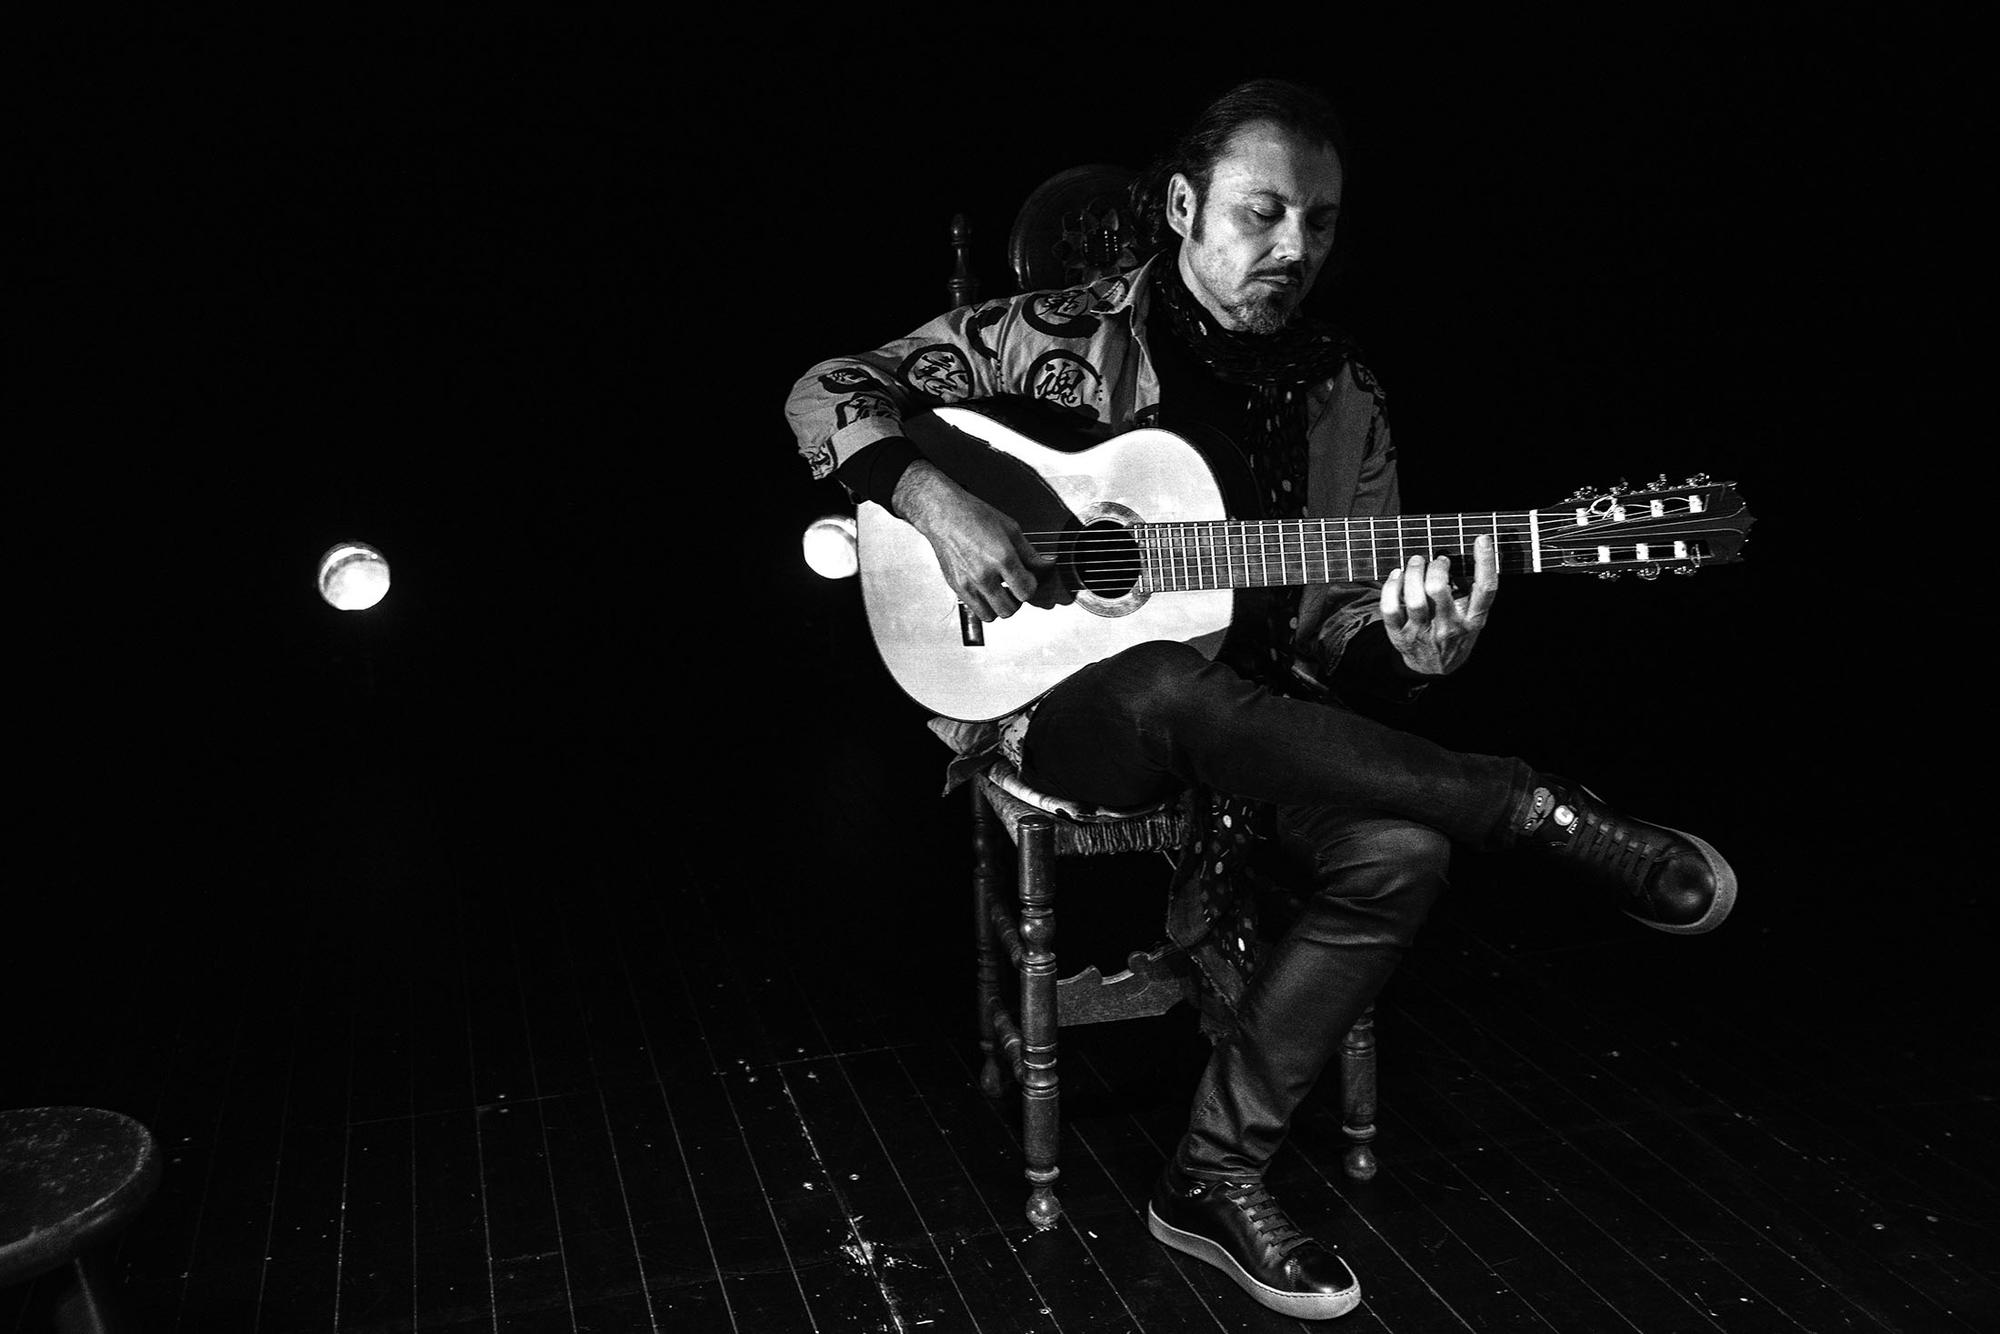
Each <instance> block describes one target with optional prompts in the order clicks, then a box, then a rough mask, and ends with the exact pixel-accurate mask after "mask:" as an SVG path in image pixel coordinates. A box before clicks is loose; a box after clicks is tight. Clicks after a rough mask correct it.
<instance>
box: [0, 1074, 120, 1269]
mask: <svg viewBox="0 0 2000 1334" xmlns="http://www.w3.org/2000/svg"><path fill="white" fill-rule="evenodd" d="M159 1183H160V1157H159V1153H158V1151H157V1150H156V1148H155V1146H154V1144H153V1136H152V1133H151V1132H150V1131H148V1130H147V1129H146V1127H144V1126H142V1125H140V1124H139V1123H138V1122H137V1121H134V1120H133V1119H132V1118H131V1117H129V1116H123V1115H121V1114H119V1113H117V1112H110V1111H105V1110H103V1109H101V1108H97V1107H28V1108H20V1109H16V1110H12V1111H0V1287H8V1286H11V1285H12V1284H15V1283H25V1282H26V1281H27V1280H29V1279H31V1278H34V1277H36V1276H38V1275H40V1274H44V1273H46V1272H48V1271H49V1270H51V1269H55V1268H57V1267H58V1266H60V1265H64V1264H67V1263H69V1262H71V1261H73V1260H75V1259H77V1258H78V1257H79V1256H81V1255H83V1254H84V1253H85V1252H87V1251H89V1250H91V1249H92V1248H93V1247H96V1246H98V1245H100V1244H102V1243H103V1242H105V1241H106V1240H108V1239H109V1238H111V1237H113V1236H115V1235H116V1234H117V1232H118V1231H119V1229H121V1228H123V1227H124V1226H125V1225H126V1224H127V1223H129V1222H131V1221H132V1219H133V1218H135V1217H137V1215H138V1213H139V1211H140V1210H141V1209H143V1208H144V1207H145V1206H146V1202H147V1201H148V1200H149V1199H151V1198H152V1195H153V1191H154V1189H155V1188H156V1187H157V1186H158V1185H159Z"/></svg>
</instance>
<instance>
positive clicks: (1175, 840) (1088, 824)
mask: <svg viewBox="0 0 2000 1334" xmlns="http://www.w3.org/2000/svg"><path fill="white" fill-rule="evenodd" d="M974 781H975V782H977V783H978V785H979V790H980V793H981V795H982V796H984V797H985V798H986V800H987V801H988V802H989V803H991V805H992V807H993V810H994V813H995V814H997V815H998V816H999V817H1000V824H1001V827H1002V828H1003V829H1005V830H1006V831H1007V836H1008V837H1009V838H1012V839H1017V840H1018V838H1019V837H1020V823H1021V817H1022V816H1024V815H1049V816H1053V817H1054V819H1055V855H1056V856H1058V857H1092V856H1105V855H1110V854H1112V853H1119V852H1165V851H1172V850H1174V849H1176V848H1178V847H1180V846H1181V844H1182V842H1183V841H1184V840H1185V839H1186V837H1187V832H1188V814H1187V807H1186V805H1185V804H1184V803H1183V802H1181V801H1178V800H1175V801H1163V802H1159V803H1157V804H1155V805H1152V806H1146V807H1141V808H1137V809H1132V810H1105V809H1097V810H1088V809H1085V808H1082V807H1079V806H1077V805H1076V804H1075V803H1073V802H1067V801H1064V800H1063V799H1062V798H1060V797H1054V796H1050V795H1049V794H1047V793H1044V792H1038V791H1036V790H1035V789H1034V788H1031V787H1029V786H1028V785H1027V783H1026V782H1025V781H1024V780H1023V779H1022V778H1021V775H1020V772H1019V771H1018V770H1016V769H1015V768H1014V766H1013V765H1012V764H1010V763H1008V762H1007V761H1006V760H1004V759H1003V760H995V761H994V762H993V764H992V765H990V766H989V767H988V768H987V769H985V770H984V771H983V772H981V773H980V774H979V776H978V777H977V778H976V779H975V780H974Z"/></svg>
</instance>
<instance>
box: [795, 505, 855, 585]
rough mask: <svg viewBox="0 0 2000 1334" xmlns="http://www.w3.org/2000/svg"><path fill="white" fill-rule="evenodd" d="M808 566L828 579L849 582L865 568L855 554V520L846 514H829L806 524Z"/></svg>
mask: <svg viewBox="0 0 2000 1334" xmlns="http://www.w3.org/2000/svg"><path fill="white" fill-rule="evenodd" d="M804 541H805V551H806V564H807V565H809V566H811V567H812V571H813V573H814V574H817V575H822V576H824V577H825V578H828V579H845V578H847V577H848V576H850V575H852V574H853V573H854V572H855V571H856V570H857V569H859V568H861V560H860V557H859V556H858V555H857V554H856V553H855V546H854V520H853V519H852V518H850V517H848V516H847V515H844V514H829V515H827V516H825V517H824V518H820V519H814V520H813V521H812V522H811V523H809V524H807V525H806V533H805V539H804Z"/></svg>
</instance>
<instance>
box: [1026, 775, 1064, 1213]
mask: <svg viewBox="0 0 2000 1334" xmlns="http://www.w3.org/2000/svg"><path fill="white" fill-rule="evenodd" d="M1020 834H1021V838H1020V843H1021V875H1020V882H1021V1040H1022V1055H1023V1058H1024V1059H1023V1070H1022V1078H1021V1139H1022V1142H1023V1148H1024V1149H1025V1150H1026V1156H1027V1160H1028V1168H1027V1177H1028V1184H1029V1186H1030V1187H1032V1189H1031V1191H1030V1192H1029V1195H1028V1221H1029V1222H1030V1223H1033V1224H1034V1225H1035V1226H1036V1227H1037V1228H1050V1227H1054V1226H1055V1225H1056V1220H1057V1219H1058V1218H1061V1217H1062V1204H1061V1203H1060V1202H1059V1201H1058V1200H1057V1199H1056V1194H1055V1184H1056V1178H1057V1176H1058V1175H1060V1173H1061V1170H1062V1169H1061V1168H1060V1167H1058V1166H1057V1163H1056V1158H1057V1152H1058V1146H1059V1145H1060V1143H1061V1136H1062V1128H1061V1122H1060V1104H1059V1101H1058V1081H1057V1076H1056V956H1055V938H1056V911H1055V886H1054V884H1053V883H1052V882H1051V879H1050V866H1051V864H1052V863H1053V862H1054V860H1055V826H1054V824H1053V823H1052V822H1051V821H1050V819H1049V817H1048V816H1046V815H1030V816H1024V817H1023V818H1022V820H1021V827H1020Z"/></svg>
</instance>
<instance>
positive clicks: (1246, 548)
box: [1132, 510, 1539, 592]
mask: <svg viewBox="0 0 2000 1334" xmlns="http://www.w3.org/2000/svg"><path fill="white" fill-rule="evenodd" d="M1535 518H1536V511H1534V510H1508V511H1494V512H1491V513H1481V514H1405V515H1390V516H1387V517H1383V518H1362V519H1264V520H1252V521H1237V520H1228V519H1216V520H1206V521H1201V522H1195V523H1148V524H1140V525H1138V526H1137V527H1136V528H1134V529H1133V530H1132V537H1133V539H1134V540H1135V541H1136V542H1137V543H1138V545H1139V549H1140V551H1141V552H1142V553H1143V556H1144V560H1145V566H1146V575H1145V577H1146V581H1147V583H1148V584H1149V585H1150V586H1151V587H1152V588H1154V589H1155V590H1157V591H1161V592H1174V591H1185V590H1188V589H1200V588H1268V587H1281V586H1286V585H1292V584H1317V583H1328V582H1337V581H1347V582H1368V581H1376V580H1381V579H1383V578H1386V577H1387V576H1388V574H1389V572H1390V571H1391V570H1394V569H1397V568H1399V567H1400V566H1402V565H1403V563H1404V562H1406V561H1408V560H1409V558H1410V557H1412V556H1417V555H1422V556H1432V555H1438V554H1447V553H1448V554H1451V555H1453V557H1454V560H1453V562H1452V563H1453V564H1454V565H1457V564H1459V563H1460V561H1461V560H1462V561H1464V562H1465V563H1466V571H1465V572H1466V574H1467V575H1468V576H1469V575H1470V574H1471V567H1470V562H1471V559H1472V544H1473V541H1474V540H1475V539H1476V538H1478V537H1480V536H1482V535H1484V536H1488V537H1491V538H1492V539H1493V542H1494V548H1495V552H1496V554H1497V555H1498V557H1499V563H1500V568H1501V570H1503V571H1516V572H1527V571H1532V570H1536V569H1538V568H1539V565H1538V563H1537V561H1536V532H1535Z"/></svg>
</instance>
